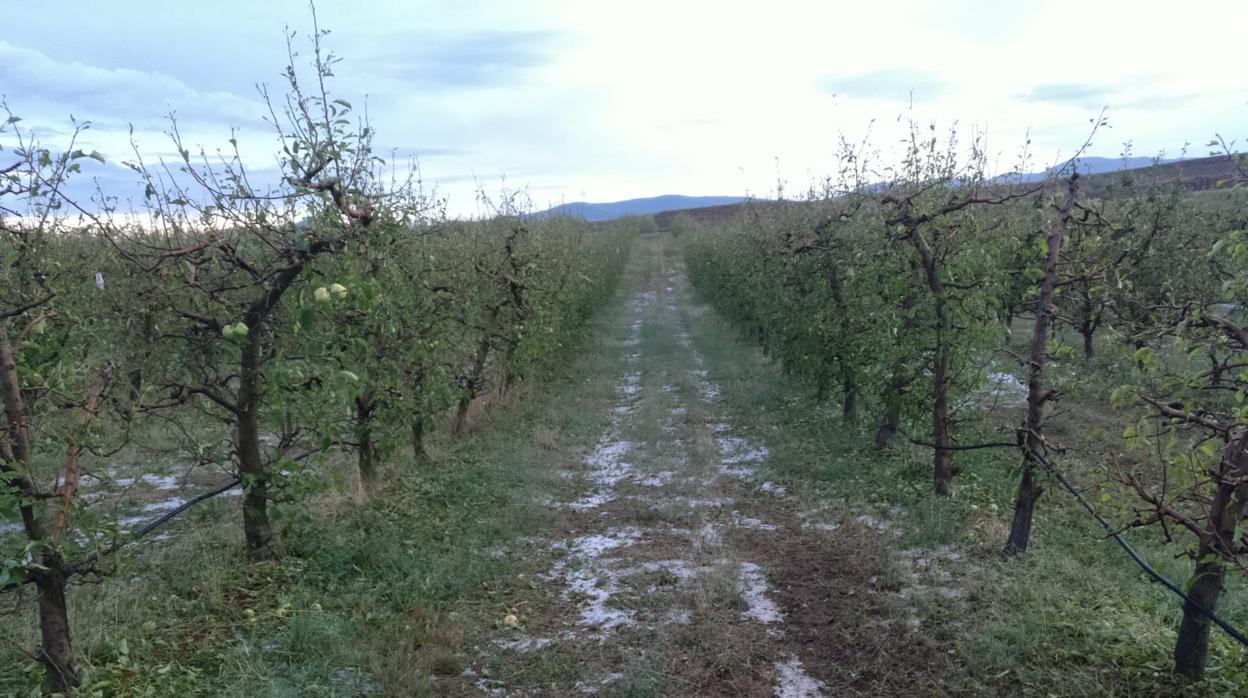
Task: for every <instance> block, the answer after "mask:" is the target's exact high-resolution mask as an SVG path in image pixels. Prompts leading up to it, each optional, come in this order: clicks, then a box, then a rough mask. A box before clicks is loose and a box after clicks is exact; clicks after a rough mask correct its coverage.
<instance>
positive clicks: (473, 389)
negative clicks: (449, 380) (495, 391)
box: [453, 338, 490, 436]
mask: <svg viewBox="0 0 1248 698" xmlns="http://www.w3.org/2000/svg"><path fill="white" fill-rule="evenodd" d="M489 358H490V340H489V339H488V338H487V339H482V340H481V343H480V344H478V345H477V354H476V356H474V357H473V359H472V367H471V368H470V369H469V371H468V380H467V381H466V385H465V390H464V394H463V396H461V397H460V398H459V405H457V406H456V408H455V428H454V430H453V431H454V433H455V435H456V436H459V435H460V434H463V433H464V427H466V426H467V423H468V408H469V407H470V406H471V405H472V401H473V398H475V397H477V394H478V392H479V391H480V390H481V381H482V379H483V378H484V377H485V364H486V361H488V360H489Z"/></svg>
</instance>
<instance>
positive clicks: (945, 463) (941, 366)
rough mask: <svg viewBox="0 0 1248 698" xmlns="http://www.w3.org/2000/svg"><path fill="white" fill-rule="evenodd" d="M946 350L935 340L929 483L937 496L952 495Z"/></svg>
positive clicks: (951, 454)
mask: <svg viewBox="0 0 1248 698" xmlns="http://www.w3.org/2000/svg"><path fill="white" fill-rule="evenodd" d="M948 351H949V349H948V347H946V346H945V345H944V341H943V339H941V338H938V339H937V346H936V365H935V367H934V368H933V370H932V446H933V456H932V481H933V484H934V485H935V487H936V493H937V494H943V495H949V494H953V476H954V475H956V474H957V471H956V470H955V469H954V467H953V451H952V450H950V447H951V446H952V445H953V440H952V438H951V436H950V434H949V356H948Z"/></svg>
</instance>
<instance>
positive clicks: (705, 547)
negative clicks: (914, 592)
mask: <svg viewBox="0 0 1248 698" xmlns="http://www.w3.org/2000/svg"><path fill="white" fill-rule="evenodd" d="M638 244H639V246H640V249H639V250H638V252H637V254H636V255H635V259H634V263H633V268H632V270H631V273H630V275H629V277H628V279H630V280H631V283H632V287H631V288H628V289H625V291H624V294H625V297H626V298H627V307H626V308H624V309H622V310H621V312H620V313H619V314H618V317H617V319H616V321H615V322H614V323H613V324H612V327H611V330H610V331H611V334H612V337H611V339H612V341H611V342H609V343H608V346H609V347H610V348H611V351H616V352H618V353H619V357H618V359H619V360H618V363H617V365H618V366H619V367H620V372H619V375H618V376H614V377H613V380H614V397H613V402H612V404H611V405H610V407H609V409H610V418H609V426H608V427H607V428H606V429H605V431H604V433H602V434H601V436H600V438H598V440H597V442H596V443H593V444H586V447H585V448H584V451H583V454H582V455H581V456H580V458H579V459H578V460H579V462H578V463H576V464H574V465H572V466H571V467H566V468H565V469H564V471H563V473H562V475H563V476H564V478H565V482H566V488H565V491H564V492H563V494H562V495H561V496H560V497H557V498H556V501H553V502H551V506H553V507H556V508H557V511H558V514H557V517H556V522H557V524H556V527H555V530H554V531H552V533H551V537H550V539H549V540H547V541H542V544H541V546H540V548H541V549H543V550H544V551H546V552H545V554H544V556H543V558H542V559H541V560H540V561H537V564H536V565H535V570H537V572H536V576H537V578H536V579H533V580H531V582H532V583H531V586H532V588H533V589H534V590H535V591H534V593H533V594H532V598H526V599H517V600H516V601H515V602H514V604H513V607H514V609H515V612H514V614H513V616H514V617H512V618H505V619H504V621H503V622H502V623H500V624H499V627H497V628H496V629H494V630H493V631H492V632H491V634H490V637H489V638H488V643H489V644H488V645H486V646H485V647H484V649H482V656H481V657H480V658H479V660H478V661H476V662H474V663H473V665H472V666H470V667H469V668H467V669H466V670H465V671H464V674H463V676H462V677H461V678H462V679H463V680H464V681H465V682H466V683H470V685H471V689H470V690H466V691H465V692H466V693H467V694H473V693H474V692H475V694H478V695H482V694H483V695H498V696H519V695H534V696H563V695H580V694H603V695H620V696H625V695H627V696H648V695H670V696H701V695H739V696H780V697H782V698H811V697H814V696H824V695H832V692H831V690H830V689H829V687H828V681H824V680H821V679H820V678H816V676H824V677H829V676H831V674H832V673H834V666H833V665H834V664H835V662H836V661H837V655H838V653H839V652H843V651H845V648H843V647H839V646H838V635H843V634H844V632H845V631H844V630H842V629H839V628H838V627H837V616H838V614H843V615H846V617H847V618H848V619H851V620H853V619H854V617H855V616H856V615H857V614H855V613H847V614H845V613H842V612H843V611H844V608H843V607H844V606H845V604H844V603H843V599H840V598H839V594H836V595H837V596H838V598H829V590H830V589H836V588H837V582H836V580H837V578H838V577H839V576H840V575H839V574H838V572H837V570H833V569H827V568H828V565H827V564H826V563H827V561H828V559H829V556H839V555H852V556H854V557H855V560H856V563H857V566H855V567H853V569H851V570H847V571H844V572H843V574H845V575H850V574H852V575H854V576H855V578H862V577H863V576H864V575H868V574H871V573H872V567H871V566H872V564H875V566H876V567H879V568H880V569H879V571H878V574H877V577H878V576H886V574H887V569H885V564H884V562H882V561H879V560H873V559H872V558H871V556H870V555H864V553H863V551H861V550H845V549H837V546H838V545H840V546H844V545H845V540H852V538H851V539H844V538H842V537H840V536H839V535H838V534H837V531H838V529H841V528H842V527H843V524H842V523H838V522H834V521H832V520H829V519H827V518H821V517H820V515H819V514H818V512H815V513H812V512H810V511H803V510H802V508H801V507H800V506H798V505H797V504H796V500H795V499H794V498H792V497H790V495H789V494H788V493H787V492H786V490H785V488H784V487H783V486H781V485H779V484H776V483H775V482H772V481H770V480H768V479H766V477H765V470H766V468H765V464H766V461H767V458H768V448H767V444H766V443H764V442H763V441H762V440H759V439H757V438H747V437H745V436H743V435H742V434H747V433H750V432H751V431H752V430H750V429H748V428H746V427H748V425H746V424H743V423H742V422H741V420H739V419H738V420H737V421H736V422H734V420H733V418H732V417H731V415H730V414H728V410H726V409H725V408H723V406H722V405H721V388H720V387H719V386H718V385H717V384H716V382H715V380H714V375H715V367H713V366H708V365H707V362H706V360H705V359H704V357H703V355H702V353H700V352H699V351H698V349H697V348H696V346H695V345H694V342H693V341H692V340H691V333H690V323H691V322H696V321H697V317H698V315H699V314H700V313H704V312H708V311H707V310H706V309H705V308H704V307H702V306H699V305H698V304H697V303H696V301H695V300H694V299H693V298H692V296H691V291H690V289H689V287H688V282H687V280H686V277H685V273H684V269H683V266H682V265H681V263H680V260H679V259H678V258H677V257H676V256H675V254H674V252H673V249H672V248H673V247H674V243H673V241H672V240H671V239H670V237H669V236H647V237H644V238H642V239H641V240H640V241H639V243H638ZM858 523H859V524H865V525H867V526H869V525H873V524H874V523H876V522H873V521H866V522H858ZM850 525H851V526H852V525H854V522H852V521H851V522H850ZM859 527H860V528H862V526H859ZM873 581H874V580H873ZM848 593H849V595H850V596H852V594H853V592H852V591H849V592H848ZM850 602H851V603H852V602H853V600H852V599H850ZM513 621H514V622H513ZM853 632H854V633H857V632H859V629H858V628H855V629H854V630H853ZM464 688H465V689H467V688H468V686H464Z"/></svg>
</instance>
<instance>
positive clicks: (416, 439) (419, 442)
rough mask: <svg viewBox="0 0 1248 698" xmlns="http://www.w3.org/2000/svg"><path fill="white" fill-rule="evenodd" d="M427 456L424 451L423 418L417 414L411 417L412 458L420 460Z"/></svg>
mask: <svg viewBox="0 0 1248 698" xmlns="http://www.w3.org/2000/svg"><path fill="white" fill-rule="evenodd" d="M428 457H429V454H428V453H427V452H426V451H425V418H424V417H421V416H417V417H415V418H414V419H412V458H413V459H414V460H415V461H416V462H420V461H423V460H425V459H427V458H428Z"/></svg>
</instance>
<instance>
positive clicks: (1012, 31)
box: [0, 0, 1248, 212]
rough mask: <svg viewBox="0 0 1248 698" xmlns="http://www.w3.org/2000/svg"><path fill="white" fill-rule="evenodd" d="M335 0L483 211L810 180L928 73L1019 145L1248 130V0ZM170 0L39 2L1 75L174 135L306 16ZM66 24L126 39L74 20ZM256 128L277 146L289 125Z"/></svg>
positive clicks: (403, 129)
mask: <svg viewBox="0 0 1248 698" xmlns="http://www.w3.org/2000/svg"><path fill="white" fill-rule="evenodd" d="M322 6H323V7H322V9H321V20H322V23H323V25H324V26H327V27H329V28H331V29H332V30H333V33H332V34H331V36H330V38H329V44H330V46H331V47H332V48H333V49H334V50H335V52H336V53H338V54H339V55H341V56H342V57H343V59H344V60H343V63H342V64H341V65H340V66H339V68H338V71H337V72H338V74H339V78H338V81H337V83H336V85H337V87H336V89H339V90H340V91H342V92H343V93H344V94H346V95H348V96H350V97H351V98H352V100H353V101H356V103H357V104H361V103H362V102H361V101H358V100H359V99H361V98H362V97H363V95H368V99H367V104H368V109H369V113H370V115H371V116H372V117H373V120H374V122H375V125H376V126H377V128H378V132H379V138H380V139H381V141H382V142H384V143H385V144H386V147H387V148H389V147H395V148H397V149H398V151H399V152H400V153H401V154H403V153H423V155H422V167H423V170H424V173H425V175H426V179H427V180H429V181H434V182H437V181H441V182H442V189H443V191H444V192H445V193H449V194H450V195H451V196H452V208H453V210H456V211H460V212H469V211H472V210H474V207H475V205H474V203H473V202H474V196H473V194H472V189H473V187H474V186H475V183H474V181H473V176H474V175H476V176H477V179H479V180H480V181H482V182H483V183H484V184H485V185H486V186H487V188H489V187H493V186H494V185H495V184H496V183H497V182H498V181H499V178H500V177H501V176H502V175H504V174H505V175H506V176H507V184H508V185H509V186H523V185H525V184H528V185H530V186H531V190H532V192H533V198H534V199H535V200H537V202H538V203H539V204H545V203H547V202H558V201H560V200H575V199H580V198H588V199H591V200H600V201H601V200H613V199H620V198H627V197H634V196H648V195H655V194H661V193H682V194H739V193H742V192H745V191H751V192H754V193H766V192H767V191H768V190H769V189H770V188H771V187H772V185H773V183H774V182H775V180H776V178H777V176H782V177H784V178H786V179H788V180H789V181H790V182H792V183H793V184H794V185H802V184H804V183H805V181H806V180H807V179H808V178H812V177H817V176H819V175H821V174H824V173H826V172H827V171H828V170H829V168H830V167H831V166H832V165H831V158H832V155H833V153H834V152H835V151H836V148H837V142H838V139H839V137H840V136H841V134H842V133H843V134H845V135H847V136H848V137H850V138H852V139H857V138H860V137H861V136H862V135H863V134H864V133H866V132H867V130H868V129H870V130H871V131H872V132H873V133H874V138H875V142H876V143H877V144H879V145H881V147H884V148H885V149H886V150H887V149H888V148H890V147H891V146H892V144H894V143H895V142H896V140H897V138H898V136H899V129H900V128H901V125H899V124H898V122H897V117H898V116H899V115H901V114H903V113H906V112H907V110H909V109H910V108H911V106H910V103H909V102H910V93H911V88H913V100H914V104H913V112H912V113H913V115H914V116H915V117H916V118H917V119H918V120H919V121H922V122H927V121H929V120H935V121H937V122H939V123H940V124H942V125H949V124H951V123H953V122H955V121H957V122H959V123H960V124H962V125H963V127H964V128H967V129H968V130H969V129H970V128H979V129H981V130H986V131H987V132H988V133H989V135H990V142H991V147H992V148H994V149H995V152H1000V153H1001V154H1002V156H1001V158H1002V161H1003V162H1008V161H1010V160H1011V159H1012V158H1013V156H1014V154H1015V153H1016V152H1017V150H1018V148H1019V147H1020V146H1021V144H1022V142H1023V140H1024V138H1025V137H1026V134H1027V133H1030V135H1031V138H1032V140H1033V146H1032V148H1033V151H1034V152H1035V153H1036V157H1037V159H1038V160H1039V163H1038V166H1041V167H1042V166H1043V165H1044V164H1047V163H1049V162H1053V161H1056V159H1058V158H1059V157H1060V156H1062V155H1069V154H1070V153H1071V151H1072V150H1073V149H1074V148H1075V147H1077V146H1078V145H1079V144H1080V143H1081V142H1082V139H1083V137H1084V135H1085V132H1086V130H1087V128H1088V119H1089V118H1091V117H1094V116H1095V115H1096V113H1097V112H1098V111H1099V108H1100V107H1101V106H1103V105H1105V104H1108V106H1110V112H1109V117H1110V122H1111V124H1112V126H1113V128H1112V130H1109V131H1107V132H1104V133H1103V134H1102V135H1101V137H1100V138H1099V142H1098V143H1097V144H1096V146H1095V148H1094V153H1095V154H1098V155H1114V154H1117V153H1118V152H1119V151H1120V150H1121V149H1122V147H1123V143H1124V142H1126V141H1131V142H1132V143H1133V148H1134V150H1135V152H1136V153H1137V154H1151V153H1155V152H1158V151H1160V150H1163V149H1164V150H1166V151H1167V152H1168V153H1170V154H1174V153H1176V152H1177V150H1178V149H1179V148H1180V147H1182V145H1183V144H1184V143H1185V142H1188V141H1192V142H1196V143H1202V142H1204V140H1206V139H1207V138H1208V137H1209V136H1210V135H1212V133H1214V132H1218V131H1222V132H1226V131H1228V130H1229V131H1230V134H1229V135H1231V136H1232V137H1233V136H1241V137H1242V136H1248V134H1243V133H1235V132H1234V130H1235V129H1237V128H1239V129H1241V130H1242V126H1241V124H1243V123H1246V122H1248V120H1246V119H1245V116H1248V104H1246V103H1248V73H1245V72H1244V71H1243V69H1242V64H1243V60H1242V59H1243V56H1244V52H1243V49H1242V48H1241V42H1240V37H1239V34H1240V33H1242V29H1243V27H1245V26H1248V4H1246V3H1243V2H1241V1H1232V0H1222V1H1220V2H1208V3H1202V4H1200V5H1199V6H1196V5H1195V4H1190V5H1171V6H1166V7H1165V8H1164V9H1150V8H1146V7H1143V6H1140V5H1139V4H1138V3H1128V2H1122V1H1117V0H1114V1H1102V2H1095V3H1093V2H1086V0H1082V1H1076V0H1055V1H1053V2H1045V3H1026V4H1023V3H1001V2H985V1H978V0H960V1H954V2H941V3H931V2H927V1H926V0H899V1H892V2H888V1H886V2H876V3H827V2H820V3H815V2H784V1H773V2H768V3H762V4H760V3H743V2H714V3H711V2H671V1H670V0H666V1H665V2H657V1H652V0H648V1H645V2H634V3H628V4H608V3H582V2H572V1H570V0H551V1H550V2H544V3H541V4H537V5H535V4H530V3H509V2H492V3H488V4H487V5H478V4H475V3H472V4H470V3H459V2H450V0H437V1H431V2H422V3H411V2H400V1H399V0H394V1H393V2H377V3H370V4H369V6H368V11H361V10H360V8H358V7H356V6H354V5H351V4H347V3H342V4H339V3H332V4H331V3H322ZM153 7H154V6H153V5H152V4H151V2H150V1H149V0H124V1H119V2H116V3H110V4H109V5H108V6H107V8H103V9H99V10H97V11H95V12H85V11H84V12H83V13H81V15H71V16H58V17H57V18H56V20H55V22H54V21H53V20H52V19H49V18H48V17H46V15H48V14H50V13H47V12H46V11H45V10H40V9H28V8H17V9H15V10H14V12H17V13H18V15H19V16H17V17H15V18H14V19H15V21H14V22H13V23H10V24H7V25H6V27H3V28H0V39H4V40H5V42H7V43H0V52H2V53H4V55H3V56H0V85H3V87H0V89H3V90H4V91H6V92H7V93H8V97H9V100H10V102H11V103H13V104H14V106H15V107H17V108H19V109H22V108H23V107H24V106H26V105H29V104H31V103H32V102H33V103H35V105H36V106H34V107H32V108H33V109H34V110H35V113H30V112H28V113H27V114H26V115H27V116H37V117H39V119H40V120H44V119H45V117H46V119H47V121H46V123H50V124H55V123H63V122H64V115H65V114H66V113H67V112H71V111H72V112H73V113H74V114H75V115H76V116H79V117H82V118H94V119H96V121H97V129H96V131H95V132H94V133H93V134H92V137H93V138H99V139H101V142H107V143H108V144H109V146H110V148H111V147H112V146H113V145H114V144H115V143H118V142H120V143H121V144H123V145H124V137H121V138H118V136H117V134H116V133H114V132H112V131H110V132H109V133H104V131H106V130H109V129H113V127H114V126H115V125H116V124H119V123H123V122H124V120H127V119H148V121H144V123H145V124H147V125H148V126H150V128H152V129H153V130H152V132H151V133H150V134H144V135H143V140H144V145H145V146H146V147H152V148H161V147H164V145H163V141H161V140H159V139H158V138H157V134H156V131H157V130H159V123H158V119H156V120H155V121H151V120H150V119H152V118H153V115H155V116H157V117H158V116H159V114H160V113H161V112H163V110H164V107H165V105H166V104H170V105H173V106H176V107H177V108H178V110H179V113H180V114H181V115H182V116H183V117H186V118H189V119H194V120H195V124H194V127H195V128H194V131H195V132H194V134H193V135H194V137H195V139H197V141H199V142H204V143H206V144H213V143H221V142H223V141H224V139H225V138H226V137H227V134H226V132H225V131H226V126H227V124H229V123H245V121H244V120H245V119H248V118H252V119H254V118H256V117H258V116H259V115H260V114H261V113H262V112H261V111H259V109H258V104H257V103H256V100H254V99H252V98H245V97H239V96H238V95H249V94H251V92H250V90H251V85H252V83H253V82H257V81H266V80H267V81H270V82H271V81H272V80H273V78H274V77H275V76H276V75H277V73H278V72H279V71H280V69H281V67H282V65H283V63H282V60H283V57H282V50H283V49H284V46H283V45H282V44H281V38H280V37H281V24H282V23H283V20H284V22H288V23H290V24H291V25H293V26H295V27H306V26H307V25H308V21H307V16H306V9H305V6H304V5H303V3H302V0H277V1H276V2H274V3H268V4H265V6H264V7H263V8H262V9H252V8H251V6H250V5H249V4H247V3H244V2H242V0H228V1H227V2H223V3H220V4H219V5H214V6H213V11H211V12H209V11H206V10H203V9H202V8H200V9H185V8H180V6H179V9H178V10H177V12H178V13H183V12H186V13H190V14H187V15H186V17H185V18H184V20H185V21H182V22H178V23H169V22H164V23H159V22H156V20H155V19H152V18H151V17H152V16H153V15H152V13H153V12H154V10H153ZM162 7H163V8H165V9H164V10H162V11H165V12H171V11H173V10H169V9H168V7H169V6H162ZM41 22H42V23H43V24H40V23H41ZM131 24H133V25H135V26H137V27H138V29H132V28H131V27H130V25H131ZM19 26H20V27H26V28H27V30H25V31H24V32H23V34H22V35H20V36H19V35H17V34H16V30H15V29H14V27H19ZM32 26H33V27H35V28H36V29H37V30H36V31H30V30H29V28H30V27H32ZM40 27H42V28H43V29H42V30H38V29H39V28H40ZM58 27H59V28H60V29H59V30H60V31H63V32H64V33H63V34H62V35H68V36H71V37H72V36H79V35H81V34H83V33H85V32H86V31H87V29H86V28H84V27H89V28H91V29H92V30H93V31H96V32H97V33H103V34H105V35H110V36H114V35H115V36H118V37H124V40H118V41H114V42H96V43H89V42H85V43H84V42H81V41H79V42H62V43H57V42H56V41H55V36H56V35H55V34H53V33H51V32H52V31H54V30H57V28H58ZM160 27H166V28H167V29H166V30H161V29H159V28H160ZM205 36H211V37H217V38H214V39H213V40H212V41H211V42H205V40H204V39H203V38H202V37H205ZM266 36H267V37H272V40H271V41H269V40H265V37H266ZM32 37H33V38H32ZM21 46H33V47H34V48H19V47H21ZM36 49H37V50H36ZM14 66H16V67H14ZM17 70H21V71H23V72H22V74H21V75H23V76H25V77H22V79H21V81H20V82H14V81H13V80H11V79H10V75H14V74H15V72H14V71H17ZM175 76H176V77H175ZM32 80H33V81H34V82H32ZM49 80H50V81H55V82H57V84H56V85H52V86H40V84H39V83H40V81H42V82H43V83H46V82H47V81H49ZM93 112H94V113H93ZM192 114H194V116H192ZM106 127H107V128H106ZM122 135H123V136H124V133H123V134H122ZM247 135H248V136H249V138H245V139H244V140H245V141H248V142H252V141H254V142H255V143H256V144H257V145H255V146H253V149H254V153H255V155H254V157H255V158H257V159H260V160H263V162H262V165H271V163H272V158H271V155H267V153H269V152H271V151H266V150H265V148H268V147H269V146H270V145H271V142H270V141H268V140H266V138H267V136H266V135H265V134H264V133H263V132H262V131H258V130H257V131H256V132H255V134H254V136H255V137H254V139H253V138H250V136H251V135H252V134H250V133H249V134H247ZM101 150H104V148H101ZM1195 151H1196V152H1197V153H1199V152H1201V148H1199V147H1198V148H1196V149H1195ZM266 158H267V159H266Z"/></svg>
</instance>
